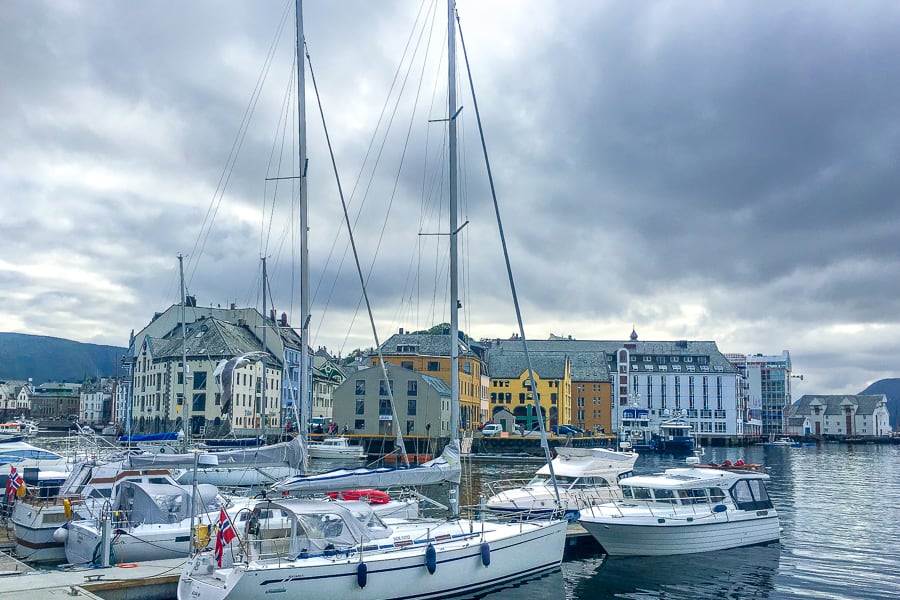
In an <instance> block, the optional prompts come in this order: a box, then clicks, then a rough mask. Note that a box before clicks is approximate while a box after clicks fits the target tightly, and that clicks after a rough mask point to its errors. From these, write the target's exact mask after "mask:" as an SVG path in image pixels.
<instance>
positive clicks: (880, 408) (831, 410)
mask: <svg viewBox="0 0 900 600" xmlns="http://www.w3.org/2000/svg"><path fill="white" fill-rule="evenodd" d="M787 415H788V422H790V423H797V422H799V421H795V419H799V418H802V419H803V422H802V423H803V425H801V426H802V427H803V429H802V430H800V431H789V433H790V434H792V435H814V436H816V437H820V438H824V439H846V438H875V437H886V436H888V435H890V433H891V425H890V414H889V412H888V409H887V396H885V395H884V394H864V395H849V394H846V395H816V394H805V395H804V396H802V397H801V398H800V400H798V401H797V403H796V404H794V405H792V406H791V407H790V408H789V410H788V412H787Z"/></svg>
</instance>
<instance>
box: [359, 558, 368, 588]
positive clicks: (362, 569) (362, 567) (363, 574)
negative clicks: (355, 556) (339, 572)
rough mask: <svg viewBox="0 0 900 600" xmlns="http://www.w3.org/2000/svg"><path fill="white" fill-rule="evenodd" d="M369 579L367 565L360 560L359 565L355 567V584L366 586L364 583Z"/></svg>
mask: <svg viewBox="0 0 900 600" xmlns="http://www.w3.org/2000/svg"><path fill="white" fill-rule="evenodd" d="M368 581H369V567H367V566H366V563H364V562H361V563H359V566H358V567H356V584H357V585H358V586H359V587H361V588H364V587H366V583H368Z"/></svg>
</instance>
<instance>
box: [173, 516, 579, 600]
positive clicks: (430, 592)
mask: <svg viewBox="0 0 900 600" xmlns="http://www.w3.org/2000/svg"><path fill="white" fill-rule="evenodd" d="M474 526H476V527H480V526H481V524H480V523H479V522H474ZM492 527H499V528H500V529H502V531H503V533H502V534H499V535H498V534H497V533H496V532H492V531H490V529H491V528H492ZM510 527H514V528H515V530H516V534H515V535H510V534H509V531H510V530H509V529H508V528H510ZM485 529H486V531H485V535H484V540H485V541H486V542H487V543H488V545H489V547H490V552H489V556H490V561H489V564H488V565H485V564H484V562H483V559H482V538H481V536H480V535H474V536H472V537H471V539H470V540H469V541H468V542H463V543H461V542H460V541H458V540H451V541H449V542H447V543H435V544H434V548H435V550H436V560H435V569H434V572H433V573H430V572H429V570H428V569H427V568H426V558H425V555H426V546H425V545H424V544H422V545H418V544H411V545H410V546H406V547H404V548H398V549H396V550H395V551H387V552H377V551H376V552H373V553H371V554H369V555H363V557H362V558H360V557H359V556H358V555H355V554H354V555H351V556H349V557H346V556H342V557H340V558H338V557H325V556H322V557H316V558H306V559H302V560H298V561H295V562H294V563H290V562H286V561H284V560H281V562H280V563H279V562H278V561H277V560H273V561H264V562H255V561H254V562H251V563H250V564H249V565H240V566H237V567H235V568H231V569H221V570H218V571H215V572H214V573H212V574H208V575H199V576H198V575H191V574H190V573H189V572H188V571H189V570H190V568H191V563H188V565H187V566H186V573H184V574H182V576H181V579H180V581H179V585H178V598H179V599H180V600H222V599H225V598H228V599H240V600H253V599H260V600H261V599H263V598H272V597H275V596H274V595H276V594H283V595H284V596H283V597H285V598H303V599H304V600H315V599H318V598H321V599H323V600H333V599H334V598H352V599H358V600H367V599H372V600H375V599H383V598H404V599H413V598H437V597H442V596H456V595H461V594H467V593H471V592H474V591H476V590H482V589H486V588H491V587H494V586H499V585H503V584H505V583H509V582H512V581H516V580H519V579H523V578H527V577H531V576H535V575H539V574H540V573H542V572H545V571H547V570H552V569H556V568H558V567H559V565H560V563H561V562H562V554H563V548H564V545H565V535H566V522H565V521H557V522H553V523H546V522H542V523H540V524H538V523H520V524H516V525H499V526H497V525H496V524H492V523H486V524H485ZM476 531H477V530H476ZM361 563H365V566H366V575H365V578H364V579H365V581H362V579H361V578H360V575H359V569H360V564H361ZM361 583H364V586H363V585H361ZM279 597H281V596H279Z"/></svg>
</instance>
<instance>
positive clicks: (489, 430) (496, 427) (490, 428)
mask: <svg viewBox="0 0 900 600" xmlns="http://www.w3.org/2000/svg"><path fill="white" fill-rule="evenodd" d="M501 431H503V426H502V425H500V423H488V424H487V425H485V426H484V429H482V430H481V435H482V436H484V437H497V436H499V435H500V432H501Z"/></svg>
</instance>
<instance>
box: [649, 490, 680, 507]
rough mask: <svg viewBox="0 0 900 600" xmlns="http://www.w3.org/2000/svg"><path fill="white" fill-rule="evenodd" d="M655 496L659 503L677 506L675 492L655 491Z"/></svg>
mask: <svg viewBox="0 0 900 600" xmlns="http://www.w3.org/2000/svg"><path fill="white" fill-rule="evenodd" d="M653 495H654V496H655V498H656V501H657V502H663V503H666V504H677V500H675V490H667V489H658V490H653Z"/></svg>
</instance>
